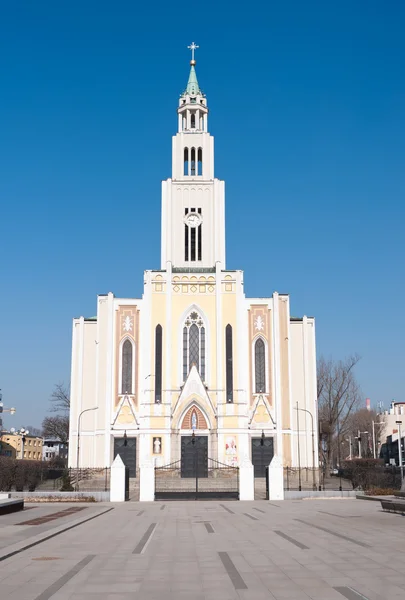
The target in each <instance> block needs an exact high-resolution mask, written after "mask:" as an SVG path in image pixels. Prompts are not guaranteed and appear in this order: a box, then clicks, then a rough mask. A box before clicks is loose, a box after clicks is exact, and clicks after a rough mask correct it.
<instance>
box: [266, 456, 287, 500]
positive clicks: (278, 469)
mask: <svg viewBox="0 0 405 600" xmlns="http://www.w3.org/2000/svg"><path fill="white" fill-rule="evenodd" d="M269 500H284V472H283V460H282V458H281V456H278V455H276V454H275V455H274V456H273V460H272V461H271V463H270V466H269Z"/></svg>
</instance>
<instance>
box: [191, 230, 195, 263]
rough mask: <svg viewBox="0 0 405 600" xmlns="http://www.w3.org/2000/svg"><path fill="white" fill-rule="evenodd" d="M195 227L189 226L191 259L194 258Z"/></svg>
mask: <svg viewBox="0 0 405 600" xmlns="http://www.w3.org/2000/svg"><path fill="white" fill-rule="evenodd" d="M195 230H196V228H195V227H191V231H190V233H191V236H190V237H191V260H195Z"/></svg>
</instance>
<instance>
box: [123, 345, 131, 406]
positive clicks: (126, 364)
mask: <svg viewBox="0 0 405 600" xmlns="http://www.w3.org/2000/svg"><path fill="white" fill-rule="evenodd" d="M121 379H122V386H121V393H122V394H132V344H131V342H130V341H129V340H125V342H124V344H123V346H122V378H121Z"/></svg>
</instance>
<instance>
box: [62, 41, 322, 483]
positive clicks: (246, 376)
mask: <svg viewBox="0 0 405 600" xmlns="http://www.w3.org/2000/svg"><path fill="white" fill-rule="evenodd" d="M189 48H190V49H191V52H192V60H191V63H190V73H189V78H188V82H187V86H186V88H185V89H184V91H183V93H182V94H181V96H180V99H179V104H178V108H177V114H178V120H177V133H176V135H174V137H173V139H172V174H171V178H169V179H167V180H165V181H163V182H162V204H161V265H160V269H155V270H147V271H145V272H144V289H143V295H142V297H141V298H116V297H115V296H114V294H113V293H109V294H106V295H99V296H98V297H97V316H95V317H91V318H85V317H80V318H76V319H74V320H73V337H72V365H71V409H70V439H69V465H70V466H71V467H80V468H84V467H91V468H96V467H109V466H110V465H111V464H112V462H113V460H114V458H115V457H116V455H117V454H119V455H120V456H121V458H122V459H123V461H124V463H125V464H126V465H127V466H128V468H129V472H130V477H137V474H138V473H139V467H140V466H141V465H142V464H145V463H148V464H151V463H153V464H154V465H155V466H156V467H164V466H165V465H169V464H174V463H179V464H180V465H181V473H182V476H185V477H187V476H192V473H191V471H192V468H193V466H192V461H191V462H190V456H191V455H190V452H191V447H192V446H191V444H195V443H197V445H198V447H199V448H200V449H201V451H200V453H199V458H198V461H199V462H201V465H200V468H201V469H203V470H204V469H205V468H206V464H207V461H208V460H214V461H217V462H218V464H224V465H229V466H240V465H241V464H242V463H243V462H244V461H245V462H246V461H248V462H249V461H251V463H253V466H254V474H255V476H256V477H261V476H263V475H264V469H265V466H266V465H268V464H269V463H270V461H271V460H272V457H273V455H277V456H278V457H280V458H281V460H282V463H283V465H284V466H298V465H300V466H301V467H306V466H308V467H313V466H315V467H317V466H318V452H317V450H316V451H315V448H316V449H317V447H318V433H317V426H316V423H317V401H316V351H315V321H314V318H312V317H306V316H304V317H301V318H297V317H292V316H291V314H290V298H289V296H288V294H279V293H277V292H274V293H273V295H272V297H270V298H247V297H246V296H245V293H244V286H243V272H242V271H240V270H228V269H227V267H226V258H225V249H226V244H225V184H224V181H222V180H221V179H218V178H216V175H215V157H214V138H213V136H212V135H211V134H210V132H209V119H208V117H209V109H208V100H207V96H206V95H205V94H204V93H203V92H202V90H201V88H200V86H199V83H198V79H197V74H196V61H195V57H194V52H195V50H196V48H197V46H196V45H195V44H194V43H193V44H192V45H191V46H190V47H189ZM240 217H241V218H243V215H242V214H241V215H240ZM241 243H243V240H242V242H241ZM245 243H246V244H247V243H248V240H245ZM249 244H250V245H252V244H254V240H250V241H249ZM262 260H265V257H262ZM190 470H191V471H190Z"/></svg>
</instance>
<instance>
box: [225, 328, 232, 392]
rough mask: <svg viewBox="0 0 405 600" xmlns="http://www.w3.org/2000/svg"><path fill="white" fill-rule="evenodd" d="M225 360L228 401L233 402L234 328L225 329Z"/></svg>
mask: <svg viewBox="0 0 405 600" xmlns="http://www.w3.org/2000/svg"><path fill="white" fill-rule="evenodd" d="M225 358H226V401H227V402H233V354H232V327H231V325H227V326H226V328H225Z"/></svg>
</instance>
